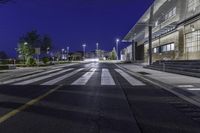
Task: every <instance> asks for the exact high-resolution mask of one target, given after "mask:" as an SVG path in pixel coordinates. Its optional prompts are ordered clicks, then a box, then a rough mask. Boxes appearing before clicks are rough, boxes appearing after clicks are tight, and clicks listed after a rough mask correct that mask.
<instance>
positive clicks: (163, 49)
mask: <svg viewBox="0 0 200 133" xmlns="http://www.w3.org/2000/svg"><path fill="white" fill-rule="evenodd" d="M174 50H175V44H174V43H170V44H167V45H163V46H161V52H169V51H174Z"/></svg>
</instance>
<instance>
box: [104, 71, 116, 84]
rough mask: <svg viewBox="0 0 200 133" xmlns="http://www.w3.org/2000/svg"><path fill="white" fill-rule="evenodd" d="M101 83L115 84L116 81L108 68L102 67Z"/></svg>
mask: <svg viewBox="0 0 200 133" xmlns="http://www.w3.org/2000/svg"><path fill="white" fill-rule="evenodd" d="M101 85H115V82H114V80H113V78H112V76H111V74H110V72H109V70H108V69H102V73H101Z"/></svg>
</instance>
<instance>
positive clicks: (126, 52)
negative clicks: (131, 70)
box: [121, 44, 134, 62]
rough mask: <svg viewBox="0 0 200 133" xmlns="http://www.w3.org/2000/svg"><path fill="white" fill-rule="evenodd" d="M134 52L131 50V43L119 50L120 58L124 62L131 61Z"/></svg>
mask: <svg viewBox="0 0 200 133" xmlns="http://www.w3.org/2000/svg"><path fill="white" fill-rule="evenodd" d="M132 54H134V52H133V50H132V44H131V45H129V46H128V47H126V48H124V49H122V50H121V60H122V61H126V62H132V61H133V55H132Z"/></svg>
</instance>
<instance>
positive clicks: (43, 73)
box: [3, 69, 61, 84]
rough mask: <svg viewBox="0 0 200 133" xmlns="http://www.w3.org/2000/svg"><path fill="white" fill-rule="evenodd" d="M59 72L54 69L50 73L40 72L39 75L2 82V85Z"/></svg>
mask: <svg viewBox="0 0 200 133" xmlns="http://www.w3.org/2000/svg"><path fill="white" fill-rule="evenodd" d="M59 70H61V69H54V70H50V71H46V72H41V73H37V74H33V75H29V76H25V77H21V78H16V79H11V80H8V81H4V82H3V84H10V83H14V82H18V81H22V80H26V79H30V78H34V77H37V76H41V75H45V74H49V73H52V72H56V71H59Z"/></svg>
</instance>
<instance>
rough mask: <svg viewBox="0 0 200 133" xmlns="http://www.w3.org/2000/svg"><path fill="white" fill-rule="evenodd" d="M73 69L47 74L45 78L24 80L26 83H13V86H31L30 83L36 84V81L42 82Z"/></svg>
mask: <svg viewBox="0 0 200 133" xmlns="http://www.w3.org/2000/svg"><path fill="white" fill-rule="evenodd" d="M73 69H74V68H69V69H66V70H62V71H59V72H57V73H53V74H49V75H46V76H41V77H37V78H34V79H29V80H26V81H23V82H19V83H15V84H13V85H27V84H31V83H34V82H38V81H41V80H44V79H47V78H51V77H53V76H57V75H59V74H62V73H65V72H68V71H71V70H73Z"/></svg>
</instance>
